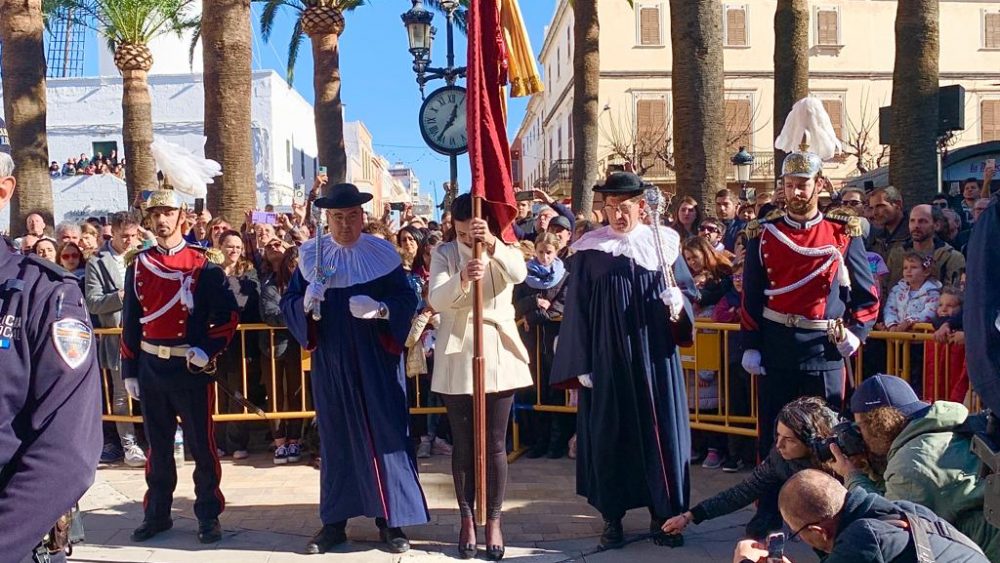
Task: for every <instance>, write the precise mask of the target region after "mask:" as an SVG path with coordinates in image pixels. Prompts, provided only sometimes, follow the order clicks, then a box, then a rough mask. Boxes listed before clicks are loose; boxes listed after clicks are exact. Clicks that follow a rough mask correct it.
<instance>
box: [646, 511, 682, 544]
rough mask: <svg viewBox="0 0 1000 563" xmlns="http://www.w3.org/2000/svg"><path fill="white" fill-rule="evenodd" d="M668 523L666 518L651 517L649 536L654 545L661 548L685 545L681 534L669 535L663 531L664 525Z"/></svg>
mask: <svg viewBox="0 0 1000 563" xmlns="http://www.w3.org/2000/svg"><path fill="white" fill-rule="evenodd" d="M666 521H667V519H666V518H659V517H657V516H652V515H650V518H649V535H650V537H651V538H652V540H653V543H654V544H656V545H658V546H661V547H680V546H682V545H684V536H682V535H680V534H668V533H666V532H664V531H663V524H664V523H666Z"/></svg>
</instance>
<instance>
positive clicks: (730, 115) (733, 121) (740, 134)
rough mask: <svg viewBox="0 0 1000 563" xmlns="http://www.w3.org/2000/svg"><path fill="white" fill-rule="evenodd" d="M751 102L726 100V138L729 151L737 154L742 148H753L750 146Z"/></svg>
mask: <svg viewBox="0 0 1000 563" xmlns="http://www.w3.org/2000/svg"><path fill="white" fill-rule="evenodd" d="M750 113H751V112H750V100H747V99H731V100H726V138H727V140H729V149H730V150H731V151H732V152H736V151H737V150H739V148H740V147H746V148H747V149H748V150H749V149H751V148H752V146H751V145H750V132H751V129H752V124H751V123H750Z"/></svg>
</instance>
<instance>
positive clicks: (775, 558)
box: [767, 532, 785, 563]
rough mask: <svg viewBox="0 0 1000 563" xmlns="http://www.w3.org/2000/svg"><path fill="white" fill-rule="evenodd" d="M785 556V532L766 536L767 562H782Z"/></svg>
mask: <svg viewBox="0 0 1000 563" xmlns="http://www.w3.org/2000/svg"><path fill="white" fill-rule="evenodd" d="M784 557H785V534H783V533H781V532H778V533H777V534H771V535H769V536H767V563H782V562H783V561H784Z"/></svg>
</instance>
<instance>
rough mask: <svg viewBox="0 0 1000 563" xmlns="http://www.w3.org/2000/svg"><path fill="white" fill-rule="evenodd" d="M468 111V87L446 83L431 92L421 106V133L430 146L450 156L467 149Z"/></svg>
mask: <svg viewBox="0 0 1000 563" xmlns="http://www.w3.org/2000/svg"><path fill="white" fill-rule="evenodd" d="M465 113H466V105H465V88H462V87H461V86H445V87H444V88H439V89H437V90H435V91H433V92H431V94H430V95H429V96H427V99H426V100H424V103H423V105H422V106H420V134H421V135H423V137H424V141H425V142H426V143H427V145H428V146H430V147H431V148H432V149H434V150H435V151H436V152H439V153H441V154H446V155H449V156H455V155H460V154H462V153H464V152H466V151H468V150H469V138H468V134H467V132H466V129H465Z"/></svg>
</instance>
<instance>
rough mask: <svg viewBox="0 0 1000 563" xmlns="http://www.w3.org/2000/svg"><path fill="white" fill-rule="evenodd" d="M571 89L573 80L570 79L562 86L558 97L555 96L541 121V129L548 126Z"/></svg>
mask: <svg viewBox="0 0 1000 563" xmlns="http://www.w3.org/2000/svg"><path fill="white" fill-rule="evenodd" d="M572 91H573V81H572V80H570V81H569V82H567V83H566V86H565V87H563V91H562V93H561V94H559V97H558V98H556V101H555V103H554V104H552V110H550V111H549V113H548V115H546V116H545V120H544V121H542V128H543V129H544V128H545V127H548V126H549V122H550V121H552V118H553V117H555V113H556V110H557V109H559V108H561V107H562V103H563V101H564V100H565V99H566V97H567V96H569V93H570V92H572Z"/></svg>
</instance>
